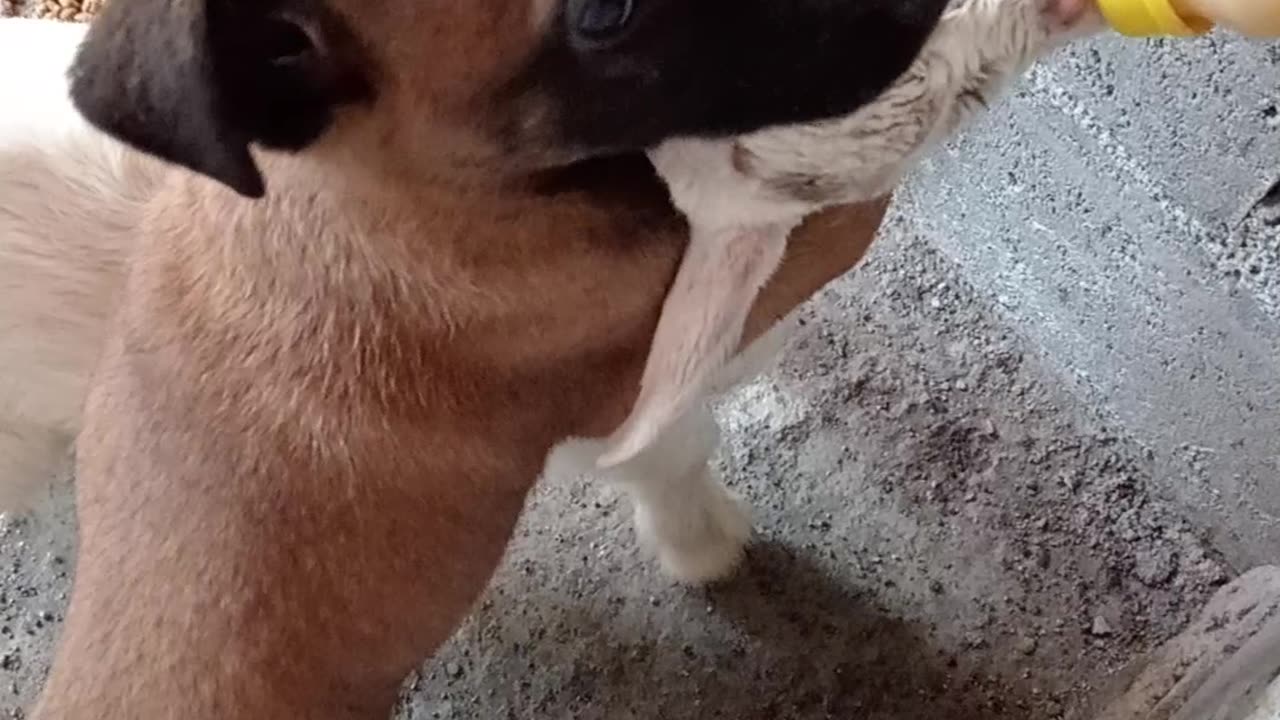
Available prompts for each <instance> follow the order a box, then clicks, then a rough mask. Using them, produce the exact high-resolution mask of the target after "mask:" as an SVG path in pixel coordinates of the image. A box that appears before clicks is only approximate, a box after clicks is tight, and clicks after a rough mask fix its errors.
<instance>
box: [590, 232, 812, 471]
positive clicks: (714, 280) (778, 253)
mask: <svg viewBox="0 0 1280 720" xmlns="http://www.w3.org/2000/svg"><path fill="white" fill-rule="evenodd" d="M788 232H789V228H786V227H781V226H763V227H750V228H736V229H732V230H727V231H720V232H712V231H707V230H700V229H699V228H697V227H694V228H693V229H692V233H691V238H690V241H689V249H688V251H687V252H686V253H685V257H684V259H683V260H682V261H681V263H680V269H679V271H677V273H676V280H675V283H674V284H673V285H672V286H671V290H670V291H669V292H668V293H667V299H666V301H665V302H664V303H663V306H662V315H661V317H659V319H658V329H657V332H656V333H655V334H654V338H653V344H652V346H650V348H649V359H648V361H647V362H646V364H645V368H644V375H643V376H642V378H641V381H640V395H639V397H638V398H637V399H636V403H635V405H634V406H633V407H632V410H631V415H630V416H628V417H627V419H626V421H625V422H623V423H622V425H621V426H619V428H618V429H617V430H616V431H614V433H613V435H612V436H611V437H610V438H609V440H608V442H607V445H606V448H605V451H604V453H603V454H602V455H601V456H600V459H599V460H598V462H597V464H598V465H599V466H600V467H601V468H609V467H613V466H615V465H620V464H622V463H624V462H626V461H627V460H630V459H632V458H634V457H635V456H636V455H639V454H640V453H642V452H644V450H645V449H646V448H648V447H649V446H650V445H652V444H653V442H654V441H655V440H657V439H658V436H659V435H661V434H662V432H663V431H664V430H666V429H667V428H669V427H670V426H671V425H672V424H673V423H674V422H675V421H676V420H678V419H679V418H680V417H681V416H682V415H683V414H684V413H686V412H688V411H689V409H690V408H691V407H692V405H693V404H694V403H696V402H699V401H700V400H701V399H702V397H701V396H702V395H703V393H705V392H706V391H707V390H708V388H709V387H710V386H711V382H712V380H713V379H714V377H715V373H716V371H718V370H720V369H721V368H723V367H724V366H725V364H726V363H727V362H728V361H729V359H730V358H732V357H733V355H734V354H735V353H736V352H737V351H738V347H739V345H740V344H741V342H742V329H743V326H744V325H745V324H746V321H747V316H748V315H749V314H750V312H751V307H752V305H754V304H755V300H756V296H757V295H759V294H760V290H761V288H763V287H764V284H765V283H766V282H768V281H769V278H770V277H772V276H773V273H774V271H775V270H777V269H778V265H779V264H780V263H781V262H782V257H783V255H784V253H785V252H786V247H787V235H788Z"/></svg>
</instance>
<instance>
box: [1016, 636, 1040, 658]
mask: <svg viewBox="0 0 1280 720" xmlns="http://www.w3.org/2000/svg"><path fill="white" fill-rule="evenodd" d="M1038 646H1039V642H1037V641H1036V639H1035V638H1033V637H1024V638H1021V639H1020V640H1018V645H1017V647H1018V652H1020V653H1022V654H1023V655H1035V654H1036V648H1037V647H1038Z"/></svg>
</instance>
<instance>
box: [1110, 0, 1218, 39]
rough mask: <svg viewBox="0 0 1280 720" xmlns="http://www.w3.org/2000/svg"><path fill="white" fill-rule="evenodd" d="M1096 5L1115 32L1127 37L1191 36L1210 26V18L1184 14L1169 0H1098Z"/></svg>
mask: <svg viewBox="0 0 1280 720" xmlns="http://www.w3.org/2000/svg"><path fill="white" fill-rule="evenodd" d="M1098 8H1099V9H1100V10H1101V11H1102V15H1103V17H1105V18H1106V20H1107V23H1108V24H1109V25H1111V27H1112V28H1114V29H1115V30H1116V32H1119V33H1120V34H1122V35H1128V36H1130V37H1151V36H1153V35H1172V36H1174V37H1192V36H1195V35H1203V34H1204V33H1207V32H1209V31H1210V30H1212V29H1213V23H1212V22H1209V21H1207V20H1204V19H1201V18H1195V17H1183V15H1182V14H1181V13H1179V12H1178V10H1177V8H1175V7H1174V5H1173V2H1172V0H1098Z"/></svg>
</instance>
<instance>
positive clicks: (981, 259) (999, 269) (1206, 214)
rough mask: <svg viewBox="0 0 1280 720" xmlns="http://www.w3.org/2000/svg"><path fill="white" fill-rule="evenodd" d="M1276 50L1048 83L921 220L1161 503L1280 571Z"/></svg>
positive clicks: (1131, 46)
mask: <svg viewBox="0 0 1280 720" xmlns="http://www.w3.org/2000/svg"><path fill="white" fill-rule="evenodd" d="M1278 183H1280V44H1277V43H1260V42H1259V43H1249V42H1244V41H1240V40H1236V39H1233V38H1230V37H1228V36H1225V35H1221V34H1219V35H1214V36H1211V37H1209V38H1205V39H1202V40H1196V41H1155V42H1133V41H1127V40H1125V39H1122V38H1119V37H1107V38H1103V39H1100V40H1098V41H1095V42H1092V43H1090V44H1086V45H1082V46H1079V47H1077V48H1073V49H1071V50H1070V51H1069V52H1067V53H1065V54H1064V55H1063V56H1061V57H1059V58H1058V59H1056V60H1055V61H1054V62H1050V63H1047V64H1045V65H1043V66H1041V67H1039V68H1037V69H1036V70H1035V71H1034V72H1033V73H1032V75H1031V77H1030V78H1029V80H1028V82H1027V83H1025V84H1024V86H1023V90H1022V92H1020V93H1019V94H1018V97H1016V98H1015V99H1014V101H1013V102H1011V103H1007V104H1006V105H1004V106H1002V107H1000V108H999V109H997V111H996V112H995V113H994V114H993V115H992V116H991V117H989V118H987V119H986V122H984V123H983V125H982V126H981V128H979V129H978V130H977V131H976V132H972V133H970V134H968V135H966V136H965V138H964V139H962V140H961V141H959V142H957V143H955V144H953V146H952V147H951V148H950V152H947V153H941V154H939V155H938V156H937V157H936V158H935V159H934V160H933V161H932V162H930V163H928V164H927V165H926V167H925V168H924V169H923V171H922V172H921V173H920V174H919V176H918V177H917V178H916V182H914V183H913V184H912V185H911V186H910V188H909V192H908V193H907V196H906V197H905V198H904V207H905V208H907V209H908V210H909V212H910V214H911V216H912V217H913V218H914V219H916V221H917V222H918V225H919V226H920V228H921V231H922V232H923V233H924V234H925V235H926V236H927V238H928V241H929V242H930V243H931V244H932V245H934V246H935V247H938V248H939V249H940V250H941V251H942V252H943V253H944V254H945V255H946V256H947V257H948V258H949V259H950V260H952V261H953V262H955V263H956V264H957V266H958V268H959V270H960V272H961V274H962V275H963V276H964V277H965V278H967V279H968V280H969V281H970V282H972V283H973V284H974V285H975V286H977V287H981V288H984V289H985V290H987V291H988V292H989V293H990V295H991V296H993V297H994V298H995V299H996V303H997V304H996V307H997V308H998V310H999V313H1000V316H1001V317H1002V318H1003V319H1004V320H1005V321H1006V322H1008V323H1009V324H1010V325H1012V326H1013V327H1015V328H1017V330H1018V332H1019V333H1020V334H1022V335H1023V336H1024V337H1025V338H1026V339H1027V342H1028V344H1029V346H1030V347H1033V348H1035V351H1036V352H1037V354H1038V355H1039V356H1040V357H1042V358H1044V359H1045V360H1046V362H1048V363H1049V364H1051V365H1052V372H1053V373H1054V374H1055V375H1056V376H1057V377H1059V378H1061V380H1062V382H1063V383H1065V384H1066V385H1067V386H1068V387H1069V389H1070V391H1071V392H1072V393H1073V394H1074V395H1075V396H1076V397H1077V398H1079V400H1080V401H1081V402H1082V403H1085V404H1087V405H1089V406H1091V407H1099V408H1104V409H1105V410H1106V412H1107V413H1108V415H1109V416H1110V418H1111V420H1112V421H1113V422H1115V423H1116V425H1117V426H1119V427H1123V428H1124V431H1125V433H1126V434H1127V435H1128V436H1129V437H1131V438H1133V439H1134V440H1135V441H1136V442H1138V443H1140V444H1142V445H1143V446H1144V447H1146V448H1148V449H1150V450H1151V451H1152V452H1153V453H1154V455H1155V460H1156V467H1157V468H1158V469H1159V476H1160V478H1161V481H1160V483H1159V488H1158V490H1159V492H1160V494H1161V495H1163V496H1165V497H1168V498H1170V499H1173V500H1174V501H1175V502H1176V503H1177V504H1178V505H1179V506H1180V507H1182V508H1183V509H1185V510H1186V511H1187V512H1188V513H1189V515H1190V516H1191V517H1192V518H1194V519H1195V521H1196V522H1197V524H1199V525H1200V526H1201V527H1203V528H1206V529H1208V530H1209V531H1211V533H1212V538H1213V541H1214V542H1215V544H1217V545H1218V546H1219V547H1221V548H1222V549H1223V550H1224V551H1225V552H1227V554H1228V556H1229V557H1230V558H1231V559H1232V560H1235V561H1238V562H1240V563H1242V564H1244V565H1254V564H1261V563H1268V562H1273V561H1275V560H1276V557H1277V552H1278V551H1280V479H1278V477H1277V464H1276V453H1277V447H1278V446H1277V442H1278V440H1280V352H1277V350H1278V349H1280V324H1277V318H1278V317H1280V280H1278V279H1277V278H1278V277H1280V275H1278V274H1277V273H1278V271H1280V184H1278Z"/></svg>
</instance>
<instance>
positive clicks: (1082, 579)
mask: <svg viewBox="0 0 1280 720" xmlns="http://www.w3.org/2000/svg"><path fill="white" fill-rule="evenodd" d="M1278 62H1280V54H1278V53H1277V52H1276V50H1275V48H1274V46H1266V45H1244V44H1241V43H1233V42H1230V41H1227V40H1224V39H1221V38H1213V39H1209V40H1202V41H1196V42H1190V43H1183V44H1180V45H1175V44H1173V43H1132V42H1130V43H1124V42H1123V41H1119V40H1116V39H1104V40H1101V41H1098V42H1095V43H1092V44H1090V45H1087V46H1083V47H1081V48H1079V49H1077V50H1074V51H1073V52H1071V53H1068V54H1066V55H1064V56H1063V57H1061V58H1058V59H1057V60H1055V61H1053V62H1051V63H1049V64H1048V65H1046V66H1045V67H1043V68H1041V69H1039V70H1037V71H1036V72H1035V73H1034V74H1033V76H1032V77H1031V78H1030V79H1029V81H1028V82H1027V83H1026V84H1025V86H1024V88H1025V92H1023V93H1022V94H1021V95H1020V96H1019V97H1017V98H1014V99H1013V100H1012V101H1011V102H1010V103H1008V104H1006V105H1004V106H1002V107H1001V108H999V109H997V111H996V112H995V113H994V114H993V116H992V117H991V118H990V119H989V120H987V121H985V122H984V123H982V125H981V126H980V127H978V128H975V130H974V131H973V132H972V133H970V134H968V135H967V136H966V137H965V138H964V139H963V140H961V141H960V142H958V143H956V144H955V145H954V146H953V147H952V148H950V149H949V150H948V151H946V152H943V153H940V154H939V155H938V156H937V157H936V158H935V159H934V160H933V161H931V162H930V163H928V164H927V165H926V166H925V167H924V168H922V171H921V172H920V173H918V174H917V176H916V177H915V178H913V179H912V181H911V182H910V183H909V184H908V187H907V188H906V189H905V191H904V193H903V195H902V196H901V198H900V200H899V203H898V206H897V211H896V214H895V216H894V218H893V219H892V220H891V221H890V222H889V224H888V225H887V227H886V228H885V231H884V233H883V238H882V241H881V242H880V243H879V244H878V246H877V247H876V249H875V250H874V252H873V254H872V257H871V258H870V260H869V262H868V263H867V264H866V265H865V266H864V267H863V268H862V269H861V270H860V271H858V272H856V273H854V274H853V275H851V276H850V277H848V278H846V279H844V280H842V281H840V282H838V283H837V284H835V285H834V286H833V287H832V288H830V289H829V290H828V291H827V292H825V293H824V294H823V295H822V296H820V297H819V298H816V299H815V301H814V302H813V303H811V305H810V308H809V310H808V315H807V320H808V322H807V324H806V326H805V328H804V330H803V332H802V333H801V335H800V336H799V337H798V338H796V340H795V342H794V343H793V344H792V346H791V348H790V351H789V352H788V354H787V357H786V360H785V362H784V363H783V367H781V368H780V369H779V370H778V372H776V373H775V374H774V375H772V376H771V377H770V378H768V379H767V380H765V381H762V382H760V383H758V384H756V385H753V386H751V387H749V388H746V389H745V390H743V391H742V392H740V393H738V394H736V395H735V396H734V397H732V398H730V399H728V400H727V401H726V403H725V404H724V406H723V408H722V416H723V419H724V421H725V423H726V425H727V427H728V433H727V435H728V445H727V447H726V451H725V453H724V457H723V462H724V463H725V465H726V476H727V477H728V478H730V480H731V482H732V484H733V485H734V486H735V487H736V488H737V489H738V490H739V491H741V492H742V493H743V494H744V495H745V496H746V497H747V498H748V499H749V500H750V501H751V502H752V503H753V505H754V506H755V508H756V515H757V518H756V519H757V526H758V528H759V536H758V539H757V541H756V544H755V545H754V547H753V549H752V551H751V555H750V558H749V561H748V564H747V567H746V568H745V569H744V572H743V573H741V575H740V576H739V577H738V578H736V579H735V580H734V581H732V582H730V583H728V584H726V585H725V586H723V587H720V588H717V589H714V590H710V591H689V590H683V589H678V588H674V587H672V586H670V585H669V584H668V583H667V582H665V581H664V580H663V579H662V578H661V577H660V576H659V575H658V573H657V571H656V568H655V567H654V565H653V564H652V563H651V562H649V561H648V559H647V558H645V557H644V556H643V555H642V554H641V553H640V552H639V551H638V550H637V549H636V548H635V545H634V541H633V538H632V535H631V531H630V529H629V526H628V521H627V512H626V508H625V506H624V505H623V504H622V503H621V502H620V501H619V499H618V498H617V497H615V496H614V495H613V494H612V493H611V492H610V491H608V490H607V489H606V488H602V487H599V486H596V485H594V484H592V483H591V482H590V481H588V480H571V479H554V480H551V481H549V482H547V483H545V484H544V486H543V487H542V488H541V491H540V492H539V493H538V495H537V496H536V497H535V498H534V500H533V501H532V503H531V507H530V510H529V512H528V514H527V516H526V518H525V521H524V523H523V525H522V528H521V531H520V533H519V536H518V539H517V541H516V543H515V545H514V546H513V548H512V550H511V553H510V556H509V558H508V561H507V563H506V564H505V566H504V568H503V570H502V571H501V572H500V574H499V577H498V578H497V580H496V581H495V583H494V586H493V588H492V590H491V592H490V593H489V594H488V596H487V597H486V599H485V600H484V602H483V603H482V605H481V606H480V608H479V609H478V611H477V612H476V614H475V616H474V617H473V619H472V620H471V621H470V622H469V623H468V624H467V626H466V627H465V628H464V629H463V630H462V631H461V632H460V633H459V634H458V636H457V638H456V639H455V640H454V641H453V642H452V643H451V644H450V645H449V647H448V648H446V650H445V652H443V653H442V654H441V656H440V657H439V658H437V659H436V660H435V661H433V662H432V663H429V664H428V665H426V666H424V668H423V669H422V671H421V672H420V673H419V674H418V675H417V676H416V677H414V678H412V679H411V681H410V682H409V685H408V687H407V690H406V694H405V699H404V702H403V704H402V708H401V711H400V715H401V717H403V718H466V719H469V718H537V719H539V720H541V719H543V718H553V719H558V718H565V719H569V718H573V719H575V720H577V719H582V720H590V719H593V718H609V719H610V720H614V719H620V720H629V719H634V720H649V719H653V720H656V719H657V718H663V719H664V720H683V719H685V718H688V719H693V718H699V719H703V718H734V719H738V720H740V719H743V718H761V719H764V718H797V719H803V720H809V719H815V720H816V719H818V718H840V719H842V720H844V719H847V718H859V719H860V720H861V719H863V718H865V719H867V720H880V719H884V720H888V719H890V718H892V719H893V720H942V719H945V720H979V719H981V720H1004V719H1006V718H1007V719H1010V720H1012V719H1015V718H1016V719H1019V720H1033V719H1034V720H1041V719H1046V720H1047V719H1051V718H1059V717H1064V718H1082V719H1083V718H1087V717H1089V713H1090V712H1091V711H1092V709H1093V708H1094V707H1096V706H1097V705H1098V704H1099V703H1101V702H1104V701H1105V700H1106V699H1108V698H1109V697H1110V695H1112V694H1113V693H1114V690H1115V686H1116V683H1117V682H1119V681H1120V680H1121V679H1123V677H1124V676H1125V674H1124V672H1122V671H1123V670H1124V669H1125V668H1126V665H1128V664H1129V663H1130V661H1132V660H1133V659H1134V658H1136V657H1137V656H1138V655H1139V654H1140V653H1142V652H1145V651H1146V650H1149V649H1151V648H1153V647H1154V646H1156V645H1157V644H1158V643H1159V642H1160V641H1162V640H1163V639H1165V638H1166V637H1168V636H1169V635H1171V634H1172V633H1174V632H1176V631H1177V630H1179V629H1180V628H1181V627H1182V626H1183V625H1184V624H1185V623H1186V622H1188V621H1189V620H1190V619H1191V618H1192V617H1193V616H1194V615H1195V613H1196V612H1197V611H1198V609H1199V607H1200V605H1201V603H1202V602H1203V600H1204V598H1206V597H1207V596H1208V594H1209V593H1211V592H1212V590H1213V589H1214V588H1215V587H1217V586H1218V585H1220V584H1221V583H1223V582H1225V581H1226V580H1227V579H1228V578H1229V577H1231V576H1232V575H1234V570H1233V568H1236V567H1242V566H1243V565H1244V564H1246V563H1248V564H1252V563H1254V562H1257V561H1258V560H1274V559H1275V552H1274V550H1275V548H1276V547H1277V545H1276V542H1277V541H1280V534H1278V533H1280V530H1277V527H1276V525H1275V522H1274V517H1275V516H1276V515H1280V487H1277V486H1276V485H1275V481H1274V480H1273V479H1272V478H1273V475H1271V474H1268V471H1269V470H1270V469H1272V467H1273V460H1272V459H1271V454H1270V451H1271V450H1273V449H1274V443H1275V442H1276V441H1275V439H1274V438H1276V437H1277V434H1276V433H1275V432H1274V431H1273V428H1275V427H1276V425H1277V423H1280V412H1276V410H1280V394H1277V393H1280V373H1277V372H1276V370H1277V368H1276V361H1275V360H1273V358H1277V357H1280V354H1276V353H1275V352H1274V350H1275V349H1277V347H1276V345H1275V344H1274V342H1273V339H1274V338H1277V337H1280V331H1277V325H1276V323H1275V317H1276V315H1275V314H1274V311H1275V309H1276V308H1280V302H1272V301H1270V300H1268V298H1270V297H1271V293H1272V291H1273V288H1272V286H1271V285H1270V284H1269V283H1268V282H1267V281H1266V280H1265V278H1266V277H1267V272H1263V271H1262V270H1261V269H1260V271H1259V272H1258V273H1256V274H1255V273H1252V272H1251V271H1250V267H1251V266H1252V265H1253V264H1259V265H1260V267H1266V268H1270V267H1271V265H1270V264H1269V263H1270V262H1271V261H1270V260H1269V258H1270V257H1271V256H1272V255H1274V254H1275V252H1276V249H1275V248H1276V242H1275V241H1276V240H1278V239H1280V238H1278V237H1277V230H1276V228H1275V227H1274V226H1271V225H1268V220H1267V217H1268V216H1267V214H1266V213H1267V207H1268V203H1267V201H1265V197H1266V196H1267V191H1268V188H1269V187H1271V183H1273V182H1274V181H1275V180H1276V176H1277V173H1280V167H1277V165H1280V163H1277V162H1276V159H1277V158H1280V123H1275V122H1272V120H1273V119H1274V117H1275V113H1274V109H1275V105H1274V102H1275V97H1274V93H1275V92H1276V88H1280V66H1278V65H1277V63H1278ZM1155 68H1160V72H1158V73H1154V69H1155ZM1240 68H1248V70H1247V71H1244V70H1241V69H1240ZM1148 71H1150V72H1153V73H1154V74H1152V75H1151V77H1152V78H1153V79H1150V80H1145V79H1143V73H1144V72H1148ZM1268 73H1270V74H1268ZM1235 75H1240V76H1246V77H1245V79H1244V80H1235V79H1233V78H1234V76H1235ZM1267 92H1271V93H1273V96H1272V98H1271V101H1270V102H1272V105H1270V106H1269V107H1270V108H1271V112H1268V110H1267V107H1268V106H1267V105H1266V102H1267V100H1266V99H1265V97H1266V93H1267ZM1255 121H1256V122H1255ZM1170 148H1172V149H1170ZM1209 150H1213V151H1215V152H1218V153H1223V154H1221V155H1220V156H1217V157H1214V158H1207V157H1205V155H1204V153H1205V152H1207V151H1209ZM1260 200H1262V202H1259V201H1260ZM1241 248H1243V249H1241ZM1232 249H1234V250H1235V252H1234V255H1232V254H1231V251H1232ZM1242 263H1243V265H1241V264H1242ZM1264 263H1267V264H1265V265H1263V264H1264ZM1237 265H1241V267H1240V268H1236V266H1237ZM1233 268H1236V269H1239V270H1240V272H1238V273H1236V272H1233ZM1276 297H1277V298H1280V295H1276ZM1273 396H1274V398H1273ZM67 510H68V508H67V501H66V498H65V496H64V497H62V498H61V500H60V501H59V502H58V503H55V510H54V511H51V512H49V513H45V514H43V515H42V516H39V517H36V518H34V519H30V520H20V521H14V520H9V521H0V523H3V525H2V527H0V532H2V533H3V540H2V542H0V568H3V569H4V575H3V577H0V681H2V682H3V684H0V717H3V713H4V712H8V713H9V714H10V715H11V716H12V717H21V711H20V709H19V708H21V707H22V706H23V705H24V704H25V703H26V702H27V701H28V700H29V699H30V698H31V697H32V696H33V694H34V693H35V691H36V690H37V688H38V683H39V679H40V677H41V675H42V673H43V671H44V667H45V663H46V662H47V658H48V650H49V646H50V643H51V642H52V640H53V638H54V636H55V635H56V633H57V628H58V625H59V622H60V618H61V612H62V608H63V605H64V602H65V593H66V590H67V587H68V582H69V576H70V574H71V568H70V560H71V558H72V556H73V553H72V549H71V544H72V543H73V531H72V529H71V527H70V521H69V519H68V514H67ZM6 686H7V687H6Z"/></svg>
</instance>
